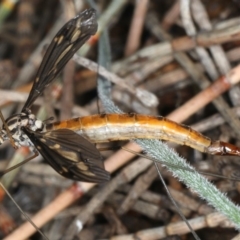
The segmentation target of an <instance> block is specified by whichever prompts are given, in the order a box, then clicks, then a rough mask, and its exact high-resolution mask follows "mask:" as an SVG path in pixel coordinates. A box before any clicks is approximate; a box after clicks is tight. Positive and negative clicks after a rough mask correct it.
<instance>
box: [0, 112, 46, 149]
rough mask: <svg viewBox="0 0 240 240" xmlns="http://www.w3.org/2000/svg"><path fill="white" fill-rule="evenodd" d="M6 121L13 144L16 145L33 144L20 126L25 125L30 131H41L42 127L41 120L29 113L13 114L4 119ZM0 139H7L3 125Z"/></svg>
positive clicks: (30, 145)
mask: <svg viewBox="0 0 240 240" xmlns="http://www.w3.org/2000/svg"><path fill="white" fill-rule="evenodd" d="M6 123H7V125H8V128H9V131H10V133H11V135H12V138H13V139H14V140H15V144H16V145H17V146H18V147H20V146H29V147H32V146H33V144H32V142H31V141H30V140H29V138H28V136H27V135H26V134H25V133H24V132H23V131H22V127H27V128H29V129H31V130H32V131H42V130H43V128H44V124H43V122H42V121H41V120H38V119H37V118H36V116H35V115H34V114H31V113H20V114H15V115H13V116H11V117H9V118H8V119H6ZM2 139H3V141H5V140H8V139H9V136H8V135H7V131H6V129H5V126H4V125H3V126H2Z"/></svg>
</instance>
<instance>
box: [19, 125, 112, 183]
mask: <svg viewBox="0 0 240 240" xmlns="http://www.w3.org/2000/svg"><path fill="white" fill-rule="evenodd" d="M22 130H23V132H24V133H25V134H26V135H27V136H28V137H29V139H30V140H31V141H32V143H33V144H34V145H35V147H36V148H37V150H38V151H39V153H40V154H41V155H42V156H43V158H44V159H45V160H47V161H48V163H49V164H50V165H51V166H52V167H53V168H54V169H55V170H56V171H57V172H58V173H59V174H61V175H62V176H64V177H66V178H70V179H73V180H75V181H83V182H94V183H100V182H105V181H108V180H109V179H110V175H109V173H108V172H107V171H106V170H105V169H104V164H103V159H102V156H101V154H100V153H99V151H98V150H97V148H96V147H95V146H94V145H93V144H92V143H90V142H89V141H88V140H86V139H85V138H83V137H82V136H80V135H78V134H77V133H75V132H73V131H71V130H69V129H58V130H53V131H49V132H46V133H39V132H33V131H31V130H29V129H27V128H23V129H22Z"/></svg>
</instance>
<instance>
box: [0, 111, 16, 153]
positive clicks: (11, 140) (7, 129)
mask: <svg viewBox="0 0 240 240" xmlns="http://www.w3.org/2000/svg"><path fill="white" fill-rule="evenodd" d="M0 118H1V119H2V122H3V125H4V127H5V128H6V131H7V134H8V137H9V139H10V142H11V145H12V146H13V148H14V149H17V146H16V144H15V142H14V139H13V137H12V134H11V132H10V130H9V128H8V125H7V123H6V121H5V119H4V117H3V114H2V111H0Z"/></svg>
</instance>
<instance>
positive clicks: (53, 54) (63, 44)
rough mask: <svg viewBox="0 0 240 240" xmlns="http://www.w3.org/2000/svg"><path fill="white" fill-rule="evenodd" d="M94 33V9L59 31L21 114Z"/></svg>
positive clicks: (95, 27)
mask: <svg viewBox="0 0 240 240" xmlns="http://www.w3.org/2000/svg"><path fill="white" fill-rule="evenodd" d="M96 31H97V22H96V12H95V10H94V9H87V10H85V11H83V12H82V13H80V14H79V15H77V16H76V17H75V18H73V19H71V20H70V21H69V22H67V23H66V24H65V25H64V26H63V27H62V28H61V29H60V30H59V32H58V33H57V34H56V36H55V37H54V39H53V40H52V42H51V44H50V45H49V47H48V49H47V51H46V54H45V55H44V57H43V60H42V63H41V65H40V67H39V69H38V72H37V76H36V78H35V80H34V83H33V86H32V89H31V91H30V94H29V96H28V99H27V101H26V103H25V105H24V107H23V109H22V112H25V111H27V110H28V109H29V108H30V107H31V105H32V104H33V102H34V101H35V100H36V98H37V97H38V96H39V95H40V94H41V93H42V92H43V90H44V89H45V87H47V86H48V85H49V84H50V83H51V82H52V81H53V79H54V78H55V77H56V76H57V75H58V74H59V72H60V71H61V70H62V69H63V67H64V66H65V65H66V63H67V62H68V61H69V59H70V58H71V57H72V56H73V54H74V53H75V52H76V51H77V50H78V49H79V48H80V47H81V46H82V45H83V44H84V43H85V42H86V41H87V40H88V39H89V38H90V37H91V35H94V34H95V33H96Z"/></svg>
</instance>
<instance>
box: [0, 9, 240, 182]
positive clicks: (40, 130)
mask: <svg viewBox="0 0 240 240" xmlns="http://www.w3.org/2000/svg"><path fill="white" fill-rule="evenodd" d="M96 31H97V22H96V13H95V10H93V9H88V10H85V11H84V12H82V13H80V14H79V15H78V16H76V17H75V18H74V19H72V20H70V21H69V22H67V23H66V24H65V25H64V26H63V27H62V28H61V29H60V30H59V32H58V33H57V34H56V36H55V37H54V39H53V40H52V42H51V44H50V46H49V47H48V49H47V51H46V54H45V56H44V58H43V60H42V63H41V65H40V67H39V70H38V72H37V75H36V78H35V80H34V83H33V86H32V89H31V91H30V93H29V96H28V99H27V101H26V103H25V104H24V107H23V109H22V111H21V113H19V114H15V115H13V116H11V117H9V118H8V119H6V121H5V122H6V125H7V127H5V126H4V125H3V127H2V129H1V137H0V142H1V143H3V142H4V141H6V140H8V139H9V138H10V137H11V138H12V139H13V140H14V143H15V145H16V146H17V147H20V146H28V147H29V148H30V150H31V151H32V152H33V153H36V154H38V152H39V153H40V154H41V155H42V156H43V158H44V159H45V160H47V161H48V163H49V164H50V165H51V166H52V167H53V168H54V169H55V170H56V171H57V172H58V173H59V174H61V175H62V176H64V177H67V178H70V179H73V180H76V181H85V182H94V183H100V182H104V181H107V180H109V178H110V174H109V173H108V172H107V171H106V170H105V169H104V164H103V159H102V156H101V154H100V153H99V151H98V150H97V148H96V147H95V146H94V145H93V144H92V143H90V141H89V140H91V141H94V142H106V141H113V140H126V139H134V138H148V139H149V138H154V139H156V138H157V139H161V140H167V141H173V142H176V143H178V144H184V145H187V146H190V147H192V148H194V149H197V150H199V151H201V152H206V153H209V154H218V155H235V156H236V155H237V156H240V148H238V147H236V146H234V145H231V144H229V143H225V142H221V141H212V140H211V139H209V138H208V137H205V136H203V135H202V134H200V133H199V132H197V131H194V130H193V129H191V128H189V127H187V126H184V125H181V124H178V123H175V122H173V121H170V120H168V119H166V118H163V117H153V116H145V115H140V114H101V115H95V116H88V117H82V118H74V119H71V120H67V121H62V122H55V123H50V124H47V123H45V122H43V121H41V120H39V119H37V118H36V117H35V115H34V114H32V113H31V110H30V108H31V106H32V104H33V103H34V101H35V100H36V98H37V97H38V96H39V95H40V94H42V93H43V91H44V89H45V88H46V87H47V86H48V85H49V84H50V83H51V82H52V81H53V80H54V78H55V77H56V76H57V75H58V74H59V72H60V71H61V70H62V68H63V67H64V66H65V65H66V63H67V62H68V60H69V59H70V58H71V57H72V56H73V54H74V53H75V52H76V51H77V50H78V49H79V48H80V47H81V46H82V45H83V44H84V43H85V42H86V41H87V40H88V39H89V38H90V36H92V35H94V34H95V33H96ZM7 130H9V132H10V136H9V134H8V132H7ZM81 135H82V136H81ZM83 136H84V137H83Z"/></svg>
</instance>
